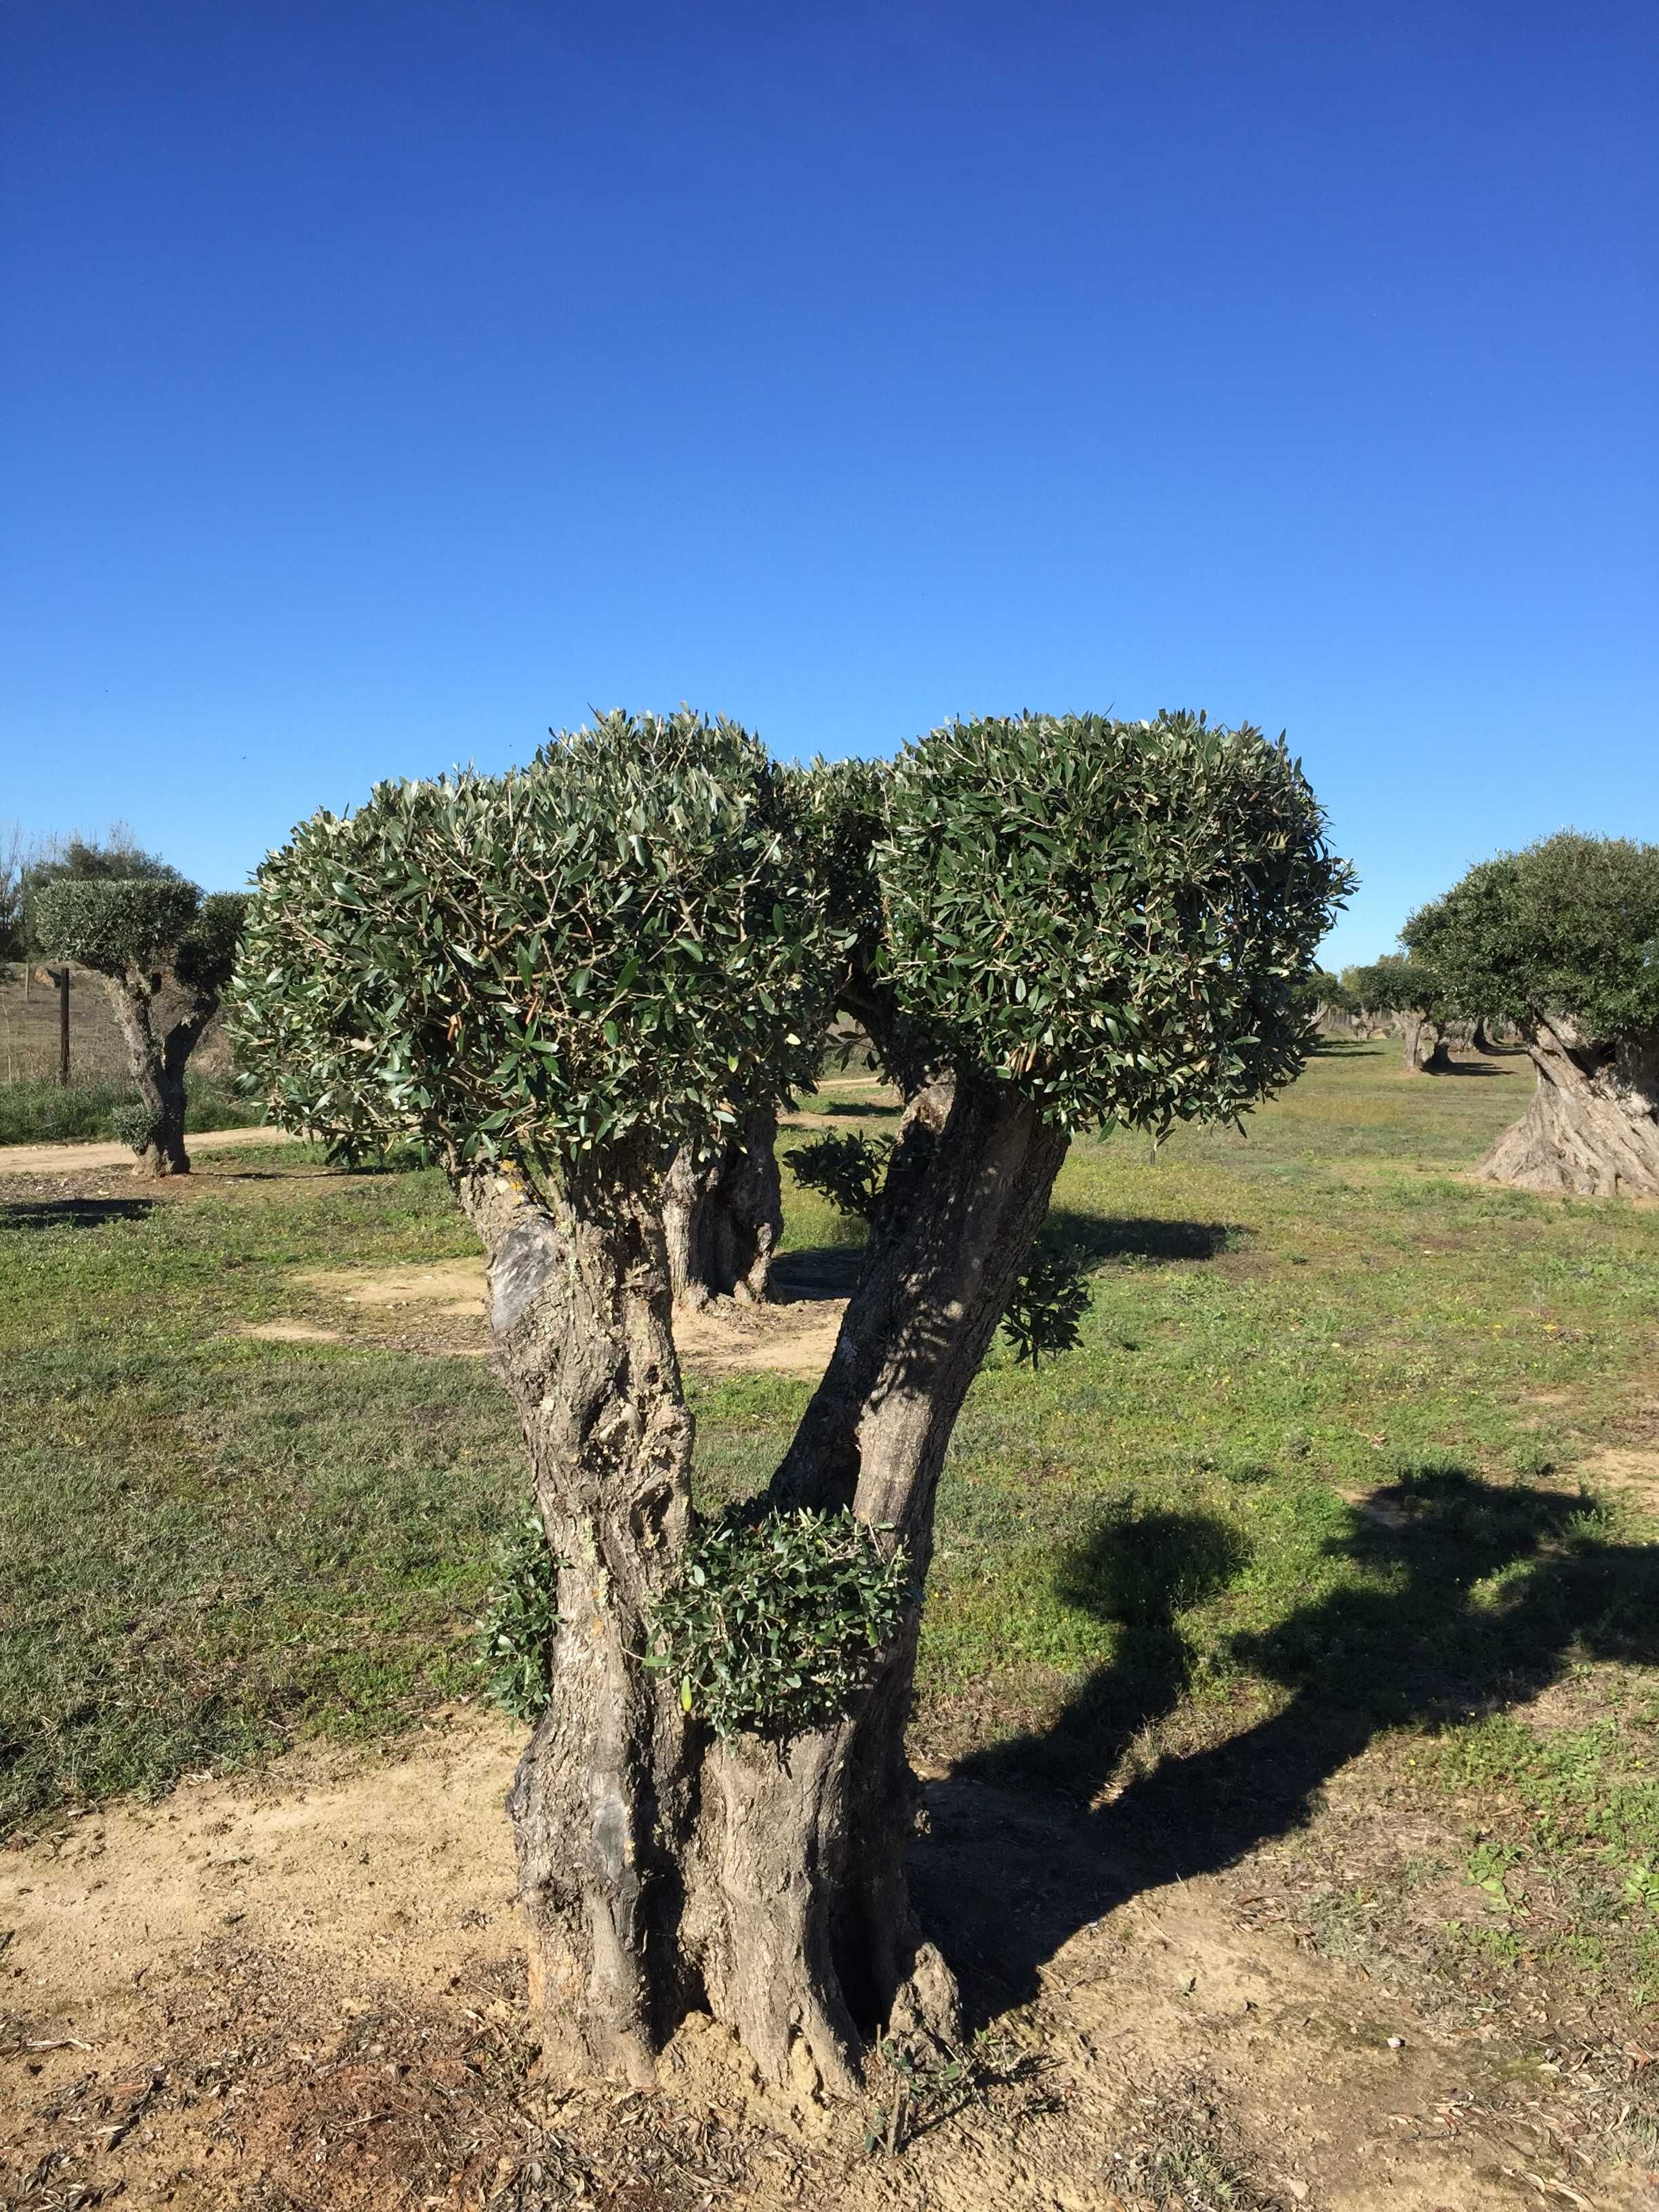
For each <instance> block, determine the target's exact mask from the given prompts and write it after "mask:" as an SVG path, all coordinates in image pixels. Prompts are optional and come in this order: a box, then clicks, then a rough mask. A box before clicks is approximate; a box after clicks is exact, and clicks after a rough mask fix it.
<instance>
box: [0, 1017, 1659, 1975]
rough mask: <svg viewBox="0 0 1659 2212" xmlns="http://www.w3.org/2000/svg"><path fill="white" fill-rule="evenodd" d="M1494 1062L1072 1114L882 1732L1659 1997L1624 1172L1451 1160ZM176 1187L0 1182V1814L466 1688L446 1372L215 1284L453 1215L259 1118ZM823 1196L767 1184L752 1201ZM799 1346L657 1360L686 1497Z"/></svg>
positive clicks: (1647, 1251)
mask: <svg viewBox="0 0 1659 2212" xmlns="http://www.w3.org/2000/svg"><path fill="white" fill-rule="evenodd" d="M1523 1070H1524V1063H1522V1062H1519V1061H1516V1060H1498V1061H1496V1062H1486V1063H1483V1064H1482V1065H1481V1066H1480V1068H1479V1069H1478V1070H1476V1069H1474V1068H1472V1069H1471V1071H1470V1072H1469V1073H1464V1074H1458V1075H1455V1076H1449V1077H1444V1078H1441V1079H1426V1078H1417V1079H1407V1078H1405V1077H1403V1076H1401V1074H1400V1073H1397V1054H1396V1053H1395V1050H1394V1048H1391V1047H1384V1046H1381V1045H1378V1046H1362V1047H1348V1046H1339V1047H1336V1048H1333V1049H1332V1050H1330V1051H1329V1052H1328V1053H1326V1054H1322V1055H1321V1057H1320V1058H1319V1059H1317V1060H1316V1062H1315V1063H1314V1064H1313V1066H1311V1067H1310V1069H1309V1071H1308V1073H1307V1074H1306V1075H1305V1076H1304V1079H1302V1081H1301V1082H1300V1083H1299V1084H1297V1086H1296V1087H1295V1088H1294V1089H1293V1090H1292V1091H1291V1092H1289V1093H1288V1094H1287V1095H1286V1097H1285V1098H1284V1099H1283V1100H1281V1101H1280V1102H1279V1103H1277V1104H1276V1105H1274V1106H1273V1107H1271V1108H1269V1109H1266V1110H1264V1111H1263V1112H1262V1113H1261V1114H1259V1115H1256V1116H1255V1118H1254V1119H1253V1121H1251V1123H1250V1124H1249V1137H1248V1139H1243V1138H1241V1137H1240V1136H1239V1135H1238V1134H1237V1133H1235V1132H1231V1131H1226V1132H1219V1131H1212V1132H1208V1133H1193V1134H1185V1135H1181V1136H1178V1137H1176V1139H1172V1140H1171V1142H1170V1144H1169V1145H1167V1146H1165V1147H1164V1149H1163V1151H1162V1152H1161V1153H1160V1154H1159V1156H1158V1158H1157V1159H1156V1160H1155V1161H1154V1160H1152V1158H1150V1157H1149V1151H1148V1147H1147V1146H1146V1142H1145V1141H1144V1140H1140V1139H1128V1138H1126V1137H1116V1138H1114V1139H1109V1140H1106V1141H1092V1142H1086V1143H1083V1144H1080V1145H1079V1146H1077V1147H1076V1148H1075V1149H1074V1151H1073V1155H1072V1158H1071V1160H1070V1161H1069V1163H1068V1164H1067V1167H1066V1170H1065V1173H1064V1176H1063V1177H1062V1181H1061V1184H1060V1193H1059V1201H1058V1206H1057V1209H1056V1213H1055V1217H1054V1223H1053V1225H1052V1233H1053V1235H1054V1237H1056V1238H1057V1240H1058V1241H1060V1243H1064V1244H1066V1245H1067V1246H1068V1247H1070V1248H1071V1249H1073V1250H1074V1251H1076V1252H1077V1253H1078V1254H1079V1255H1080V1256H1081V1257H1083V1258H1084V1259H1085V1261H1086V1263H1087V1264H1088V1266H1089V1267H1090V1268H1091V1310H1090V1313H1089V1316H1088V1317H1087V1321H1086V1322H1085V1341H1084V1344H1083V1346H1082V1348H1081V1349H1080V1350H1079V1351H1078V1352H1073V1353H1072V1354H1069V1355H1067V1356H1066V1357H1065V1358H1061V1359H1059V1360H1057V1361H1055V1362H1054V1363H1053V1364H1052V1365H1050V1366H1047V1367H1045V1369H1044V1370H1043V1371H1042V1373H1041V1374H1039V1375H1036V1376H1033V1375H1032V1374H1031V1373H1030V1372H1029V1370H1024V1369H1021V1368H1018V1367H1017V1366H1016V1365H1015V1364H1013V1363H1012V1359H1011V1358H1010V1357H1009V1355H1008V1354H1007V1353H1006V1351H1004V1350H1003V1349H1001V1348H1000V1347H999V1348H998V1349H997V1350H996V1351H995V1352H994V1353H993V1355H992V1357H991V1358H990V1360H989V1361H988V1362H987V1366H986V1369H985V1371H984V1372H983V1373H982V1374H981V1376H980V1378H979V1380H978V1382H977V1383H975V1388H974V1390H973V1392H972V1394H971V1395H970V1398H969V1404H968V1407H967V1409H966V1412H965V1413H964V1416H963V1421H962V1424H961V1426H960V1429H959V1431H958V1435H957V1441H956V1444H955V1446H954V1449H953V1451H952V1455H951V1462H950V1466H949V1468H948V1470H947V1474H946V1479H945V1486H944V1488H943V1491H942V1494H941V1504H940V1528H939V1534H940V1541H939V1558H938V1562H937V1566H936V1570H935V1575H934V1580H933V1588H932V1591H931V1594H930V1598H929V1604H928V1611H927V1626H926V1631H925V1635H924V1648H923V1660H922V1680H921V1704H920V1709H919V1712H918V1717H917V1723H916V1749H917V1755H918V1757H919V1758H921V1759H925V1760H927V1761H928V1762H930V1763H931V1764H933V1765H935V1766H951V1767H954V1768H955V1769H957V1771H963V1772H966V1773H969V1774H971V1775H976V1776H981V1777H987V1778H994V1779H996V1780H999V1781H1005V1782H1007V1781H1012V1782H1015V1783H1018V1784H1020V1785H1021V1786H1027V1785H1032V1786H1035V1785H1042V1786H1046V1787H1049V1788H1053V1789H1057V1790H1061V1791H1063V1792H1065V1793H1066V1796H1068V1797H1070V1798H1071V1799H1072V1800H1073V1801H1075V1802H1077V1803H1078V1804H1079V1806H1082V1807H1085V1808H1090V1810H1089V1814H1088V1817H1089V1818H1090V1819H1091V1820H1092V1821H1094V1822H1096V1823H1097V1824H1098V1825H1099V1829H1100V1833H1101V1837H1102V1841H1103V1844H1109V1846H1110V1848H1111V1849H1113V1850H1119V1851H1122V1850H1131V1851H1133V1852H1136V1853H1139V1854H1140V1855H1141V1856H1142V1857H1145V1858H1146V1859H1148V1860H1149V1861H1152V1862H1156V1863H1158V1864H1160V1865H1164V1866H1167V1867H1170V1868H1175V1869H1179V1870H1182V1871H1200V1870H1205V1869H1217V1868H1225V1867H1230V1866H1235V1865H1237V1866H1241V1867H1247V1868H1249V1869H1250V1870H1251V1871H1250V1881H1254V1882H1255V1885H1256V1887H1260V1888H1263V1889H1270V1890H1271V1891H1272V1892H1273V1894H1274V1895H1275V1896H1276V1897H1279V1898H1281V1899H1284V1900H1285V1911H1294V1912H1295V1913H1296V1914H1297V1916H1298V1918H1299V1920H1300V1921H1301V1922H1303V1923H1305V1926H1306V1929H1307V1931H1308V1936H1309V1940H1310V1941H1311V1942H1316V1943H1317V1944H1319V1945H1320V1946H1322V1948H1327V1949H1329V1950H1333V1951H1336V1952H1339V1953H1341V1954H1344V1955H1347V1956H1351V1957H1353V1958H1355V1959H1357V1960H1360V1961H1362V1962H1369V1963H1368V1966H1367V1970H1368V1971H1371V1970H1373V1969H1375V1970H1376V1971H1377V1972H1382V1973H1385V1974H1388V1975H1391V1976H1395V1977H1401V1978H1403V1977H1407V1976H1414V1977H1416V1978H1418V1980H1419V1982H1420V1983H1421V1984H1423V1985H1425V1986H1428V1985H1430V1984H1436V1985H1439V1986H1443V1987H1444V1988H1446V1989H1447V1990H1455V1991H1456V1992H1458V1993H1459V1996H1460V1999H1461V2000H1462V2001H1463V2002H1468V2003H1469V2004H1471V2005H1474V2006H1475V2007H1477V2008H1486V2009H1488V2010H1490V2009H1492V2008H1498V2009H1500V2010H1501V2009H1502V2008H1504V2007H1505V2006H1508V2007H1511V2008H1519V2009H1520V2010H1522V2011H1524V2010H1525V2008H1527V2007H1528V2006H1536V2005H1537V2004H1538V2003H1541V2002H1543V2003H1547V2005H1549V2006H1553V2007H1554V2008H1556V2009H1557V2010H1559V2009H1560V2008H1563V2007H1567V2008H1571V2007H1575V2006H1576V2007H1579V2008H1584V2007H1589V2008H1595V2007H1596V2006H1601V2007H1602V2008H1607V2007H1612V2008H1614V2009H1615V2010H1616V2011H1617V2012H1618V2013H1619V2014H1620V2016H1626V2015H1631V2014H1634V2013H1639V2012H1640V2010H1641V2009H1643V2008H1646V2007H1648V2006H1652V2005H1659V1780H1656V1769H1655V1765H1654V1761H1653V1751H1654V1747H1655V1741H1656V1730H1659V1685H1656V1682H1655V1680H1654V1678H1653V1676H1652V1675H1651V1674H1650V1671H1649V1668H1650V1665H1651V1662H1652V1661H1653V1659H1654V1656H1655V1650H1654V1646H1655V1642H1656V1635H1659V1630H1656V1622H1659V1603H1656V1601H1659V1519H1656V1518H1655V1517H1654V1516H1655V1513H1656V1509H1659V1390H1656V1385H1655V1382H1654V1372H1655V1353H1656V1349H1659V1212H1655V1211H1642V1210H1638V1209H1637V1208H1635V1207H1632V1206H1624V1205H1618V1204H1598V1203H1591V1202H1588V1201H1586V1202H1576V1203H1568V1204H1555V1203H1549V1202H1545V1201H1542V1200H1534V1199H1529V1198H1526V1197H1522V1196H1518V1195H1516V1194H1510V1193H1504V1192H1498V1191H1494V1190H1492V1189H1490V1188H1486V1187H1483V1186H1480V1185H1478V1184H1475V1183H1473V1182H1468V1181H1466V1180H1462V1179H1460V1177H1459V1175H1458V1172H1457V1171H1458V1170H1461V1169H1462V1168H1464V1167H1466V1166H1467V1165H1468V1164H1469V1163H1470V1162H1471V1161H1472V1160H1473V1159H1474V1158H1475V1157H1476V1156H1477V1154H1478V1153H1479V1152H1480V1150H1481V1149H1482V1148H1483V1147H1484V1146H1485V1144H1486V1142H1487V1140H1488V1139H1490V1137H1491V1136H1492V1134H1493V1133H1495V1132H1496V1131H1497V1129H1498V1128H1499V1127H1501V1126H1502V1125H1503V1124H1504V1121H1506V1120H1508V1119H1510V1118H1512V1117H1513V1115H1515V1114H1516V1111H1518V1109H1519V1108H1520V1106H1521V1105H1522V1103H1524V1098H1525V1095H1526V1088H1527V1083H1528V1080H1529V1078H1528V1075H1527V1074H1526V1073H1524V1072H1523ZM816 1103H817V1105H818V1107H819V1108H820V1109H830V1110H833V1111H835V1112H836V1113H837V1115H839V1116H842V1118H844V1120H845V1121H846V1126H848V1127H855V1126H858V1124H859V1121H860V1120H865V1121H868V1122H869V1124H870V1126H872V1127H879V1126H881V1125H882V1124H883V1121H884V1119H888V1118H890V1117H889V1116H887V1115H886V1114H885V1113H884V1109H883V1108H882V1107H881V1105H880V1104H879V1103H878V1100H877V1099H876V1098H875V1097H874V1095H873V1094H872V1093H871V1092H870V1091H868V1090H864V1091H859V1090H857V1089H854V1088H850V1087H849V1088H842V1089H840V1090H837V1089H836V1086H834V1085H831V1086H829V1088H828V1091H827V1092H826V1095H825V1096H824V1097H822V1098H820V1099H819V1100H818V1101H817V1102H816ZM192 1182H193V1183H194V1185H195V1188H194V1189H193V1190H192V1191H191V1192H190V1193H188V1194H168V1195H167V1197H166V1198H165V1199H164V1200H161V1201H160V1202H152V1201H149V1200H140V1199H138V1198H136V1197H130V1196H126V1195H123V1194H119V1193H117V1194H114V1195H110V1196H106V1197H99V1196H97V1195H89V1196H85V1197H82V1199H80V1200H78V1201H77V1200H73V1199H71V1198H65V1197H64V1196H63V1195H62V1194H58V1193H54V1192H52V1191H48V1190H45V1189H41V1190H35V1189H34V1188H33V1187H31V1188H30V1190H29V1191H28V1192H27V1194H22V1193H15V1192H9V1191H8V1190H7V1189H6V1188H5V1186H4V1185H3V1183H0V1350H3V1362H0V1467H3V1470H4V1472H3V1481H0V1815H3V1819H4V1820H5V1821H6V1822H7V1823H9V1824H11V1825H16V1824H19V1823H24V1824H27V1823H30V1822H33V1821H35V1820H40V1819H42V1818H45V1817H48V1816H50V1815H51V1814H52V1813H53V1811H54V1810H55V1809H56V1808H61V1807H64V1806H65V1805H79V1804H86V1803H89V1802H94V1801H95V1800H99V1799H101V1798H103V1797H106V1796H110V1795H112V1794H114V1793H118V1792H121V1791H125V1790H151V1791H154V1790H161V1789H164V1788H166V1787H167V1785H168V1784H169V1783H171V1782H172V1781H173V1780H174V1779H175V1778H177V1777H178V1776H179V1774H181V1773H182V1772H185V1771H190V1770H199V1769H201V1768H203V1767H205V1766H209V1765H211V1766H214V1767H225V1766H233V1765H237V1764H240V1763H244V1762H246V1761H249V1760H252V1759H257V1758H258V1756H260V1755H261V1754H262V1753H265V1752H267V1751H269V1750H270V1749H272V1748H274V1747H277V1746H280V1745H282V1744H284V1743H287V1742H290V1741H295V1740H297V1739H300V1738H304V1737H307V1736H316V1735H332V1736H350V1735H369V1734H375V1733H380V1732H384V1731H388V1730H395V1729H399V1728H402V1727H405V1726H407V1725H408V1724H409V1723H410V1722H411V1721H413V1720H415V1719H416V1718H418V1717H420V1716H421V1715H422V1713H425V1712H428V1711H430V1710H431V1709H432V1708H433V1707H434V1706H435V1705H438V1704H441V1703H442V1702H444V1701H446V1700H449V1699H454V1698H456V1697H457V1696H460V1695H465V1694H468V1693H469V1692H471V1691H472V1690H474V1689H475V1688H476V1685H477V1676H476V1674H475V1673H474V1670H473V1667H472V1660H471V1623H472V1620H473V1618H474V1616H475V1614H476V1613H477V1610H478V1608H479V1606H480V1603H481V1601H482V1598H483V1591H484V1589H485V1586H486V1583H487V1582H488V1578H489V1557H490V1553H491V1549H492V1546H493V1543H494V1541H495V1538H496V1536H497V1534H498V1533H499V1532H500V1530H501V1528H502V1527H503V1526H504V1524H505V1523H506V1522H507V1521H508V1520H509V1519H510V1517H511V1516H513V1515H514V1514H516V1513H517V1512H518V1511H519V1510H520V1504H521V1500H522V1497H523V1491H524V1478H523V1474H522V1466H521V1460H520V1453H519V1449H518V1445H517V1441H516V1437H515V1435H514V1431H513V1421H512V1419H511V1417H510V1415H509V1413H508V1411H507V1406H506V1403H505V1401H504V1400H503V1399H502V1397H501V1395H500V1394H499V1392H498V1390H497V1389H496V1386H495V1383H494V1382H493V1380H492V1379H491V1377H490V1376H489V1372H488V1370H487V1369H486V1368H484V1367H483V1364H481V1363H478V1362H475V1361H470V1360H465V1359H459V1358H436V1357H422V1356H419V1355H418V1354H417V1353H414V1352H408V1351H395V1350H385V1349H364V1348H362V1347H360V1346H331V1345H324V1344H308V1343H290V1344H276V1343H268V1342H256V1341H251V1340H248V1339H247V1338H246V1336H245V1335H242V1334H239V1333H238V1332H239V1331H240V1330H241V1329H242V1328H244V1327H245V1326H246V1324H247V1323H250V1322H261V1321H264V1320H268V1319H270V1318H272V1317H274V1316H280V1315H282V1314H283V1313H284V1312H286V1311H288V1310H290V1295H291V1294H290V1286H291V1285H292V1284H293V1282H294V1280H295V1276H296V1273H297V1272H299V1271H301V1270H303V1269H306V1268H308V1267H319V1266H321V1267H326V1266H331V1265H332V1266H338V1265H339V1264H340V1263H341V1262H342V1261H365V1262H372V1263H381V1264H386V1263H392V1262H398V1261H432V1260H436V1259H441V1258H445V1257H451V1256H460V1255H465V1254H466V1253H467V1252H469V1250H471V1249H476V1248H474V1247H473V1246H472V1243H471V1237H470V1234H469V1232H468V1231H467V1230H466V1228H465V1224H464V1223H463V1222H462V1221H461V1219H460V1218H459V1215H458V1214H457V1213H456V1212H454V1210H453V1207H452V1206H451V1205H450V1203H449V1200H448V1198H447V1194H446V1193H445V1191H444V1189H443V1188H442V1186H441V1182H440V1181H439V1179H438V1178H436V1177H435V1176H433V1175H430V1174H428V1173H423V1172H412V1173H405V1174H397V1175H394V1174H346V1173H343V1172H341V1171H337V1170H330V1169H327V1168H325V1166H323V1164H321V1163H320V1161H319V1160H318V1159H317V1158H315V1157H314V1156H313V1155H312V1154H310V1153H309V1152H307V1151H306V1150H305V1149H304V1148H302V1147H298V1146H288V1147H282V1148H278V1147H273V1148H272V1149H271V1150H270V1152H263V1151H261V1152H254V1153H250V1152H240V1153H239V1154H237V1155H236V1156H235V1157H234V1160H233V1159H231V1158H229V1157H228V1156H221V1157H220V1158H217V1159H215V1160H211V1161H210V1160H207V1159H204V1161H203V1162H202V1163H201V1164H200V1167H199V1169H198V1172H197V1176H195V1177H193V1178H192ZM8 1200H11V1201H12V1202H8ZM851 1234H852V1231H850V1230H849V1229H848V1226H847V1225H845V1224H842V1222H840V1221H839V1220H838V1219H837V1218H836V1217H834V1216H833V1215H831V1214H830V1213H829V1211H828V1209H827V1208H825V1207H824V1206H823V1205H822V1204H821V1202H819V1201H817V1200H814V1199H812V1198H811V1196H810V1195H808V1194H794V1196H793V1200H791V1201H790V1225H789V1232H788V1240H787V1241H788V1244H789V1246H790V1248H791V1249H793V1250H794V1251H796V1252H798V1253H799V1252H813V1253H817V1252H820V1251H821V1250H822V1248H824V1247H835V1246H842V1247H844V1246H845V1244H846V1243H847V1242H848V1238H849V1237H850V1236H851ZM805 1395H806V1386H805V1384H803V1383H796V1382H793V1381H791V1380H789V1379H787V1378H783V1377H779V1376H758V1375H749V1376H732V1377H731V1378H730V1379H727V1380H725V1381H722V1382H718V1383H703V1384H702V1385H700V1386H698V1387H696V1389H695V1391H694V1396H695V1401H696V1408H697V1413H698V1419H699V1457H698V1468H699V1481H700V1484H701V1486H702V1495H703V1498H704V1499H705V1501H706V1502H716V1501H718V1500H720V1499H722V1498H728V1497H731V1496H732V1495H735V1494H738V1492H742V1491H743V1490H744V1489H746V1488H748V1487H750V1486H753V1485H754V1484H756V1483H757V1482H759V1481H761V1480H764V1478H765V1476H766V1475H767V1474H769V1471H770V1469H771V1467H772V1465H773V1464H774V1463H775V1459H776V1457H777V1455H778V1454H779V1452H780V1451H781V1447H782V1445H783V1443H784V1441H785V1440H786V1438H787V1434H788V1431H789V1428H790V1425H791V1424H792V1423H793V1419H795V1417H796V1416H797V1414H798V1413H799V1409H800V1407H801V1406H802V1404H803V1403H804V1402H805ZM1263 1869H1267V1871H1265V1872H1264V1871H1263ZM1246 1886H1247V1887H1248V1886H1249V1884H1248V1883H1247V1885H1246ZM1541 1992H1542V1995H1540V1993H1541ZM1528 2016H1529V2015H1528Z"/></svg>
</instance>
